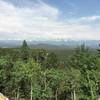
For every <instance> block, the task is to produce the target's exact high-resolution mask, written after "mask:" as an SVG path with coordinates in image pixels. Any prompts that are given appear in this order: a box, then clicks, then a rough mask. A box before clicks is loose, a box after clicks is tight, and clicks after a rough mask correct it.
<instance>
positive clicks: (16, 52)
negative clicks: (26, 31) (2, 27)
mask: <svg viewBox="0 0 100 100" xmlns="http://www.w3.org/2000/svg"><path fill="white" fill-rule="evenodd" d="M33 48H34V47H33ZM33 48H31V47H30V46H29V45H28V44H27V42H26V40H24V41H23V43H22V45H21V46H20V47H17V48H0V92H1V93H3V94H4V95H6V96H7V97H8V98H9V100H100V45H99V44H98V48H99V49H97V50H96V51H95V53H91V49H90V48H89V47H87V46H86V45H85V44H82V45H80V46H78V47H76V48H74V50H72V52H71V53H70V54H67V55H68V56H64V57H63V56H61V55H57V54H56V51H55V52H53V51H49V50H45V49H33ZM63 55H66V52H65V53H64V54H63ZM61 58H63V59H61Z"/></svg>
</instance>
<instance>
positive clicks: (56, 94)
mask: <svg viewBox="0 0 100 100" xmlns="http://www.w3.org/2000/svg"><path fill="white" fill-rule="evenodd" d="M55 100H58V88H57V89H56V93H55Z"/></svg>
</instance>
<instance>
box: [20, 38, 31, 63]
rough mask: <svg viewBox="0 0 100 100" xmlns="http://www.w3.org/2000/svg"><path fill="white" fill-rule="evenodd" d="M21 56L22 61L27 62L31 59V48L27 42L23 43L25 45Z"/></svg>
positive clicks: (22, 47)
mask: <svg viewBox="0 0 100 100" xmlns="http://www.w3.org/2000/svg"><path fill="white" fill-rule="evenodd" d="M20 55H21V59H22V60H23V61H27V60H28V59H29V56H30V48H29V46H28V44H27V42H26V40H24V41H23V44H22V46H21V48H20Z"/></svg>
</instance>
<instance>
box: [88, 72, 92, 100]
mask: <svg viewBox="0 0 100 100" xmlns="http://www.w3.org/2000/svg"><path fill="white" fill-rule="evenodd" d="M87 78H88V82H89V87H90V92H91V100H94V93H93V88H92V85H91V82H90V77H89V72H88V71H87Z"/></svg>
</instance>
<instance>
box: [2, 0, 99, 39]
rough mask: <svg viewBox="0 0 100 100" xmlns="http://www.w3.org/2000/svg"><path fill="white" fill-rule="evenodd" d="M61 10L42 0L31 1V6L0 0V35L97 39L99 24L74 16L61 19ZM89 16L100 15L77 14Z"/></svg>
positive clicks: (14, 37) (92, 18) (32, 37)
mask: <svg viewBox="0 0 100 100" xmlns="http://www.w3.org/2000/svg"><path fill="white" fill-rule="evenodd" d="M60 14H61V12H60V10H59V9H58V8H55V7H53V6H51V5H48V4H46V3H44V2H43V1H41V0H38V2H34V3H33V2H32V7H28V6H25V7H18V6H15V5H13V4H12V3H11V2H7V1H5V0H0V39H28V40H29V39H31V40H32V39H39V40H44V39H45V40H48V39H50V40H51V39H68V38H71V39H99V37H100V35H99V32H100V29H99V27H94V28H93V27H92V26H91V25H84V24H82V23H81V21H80V22H79V21H76V22H75V20H76V19H73V20H72V19H68V21H64V20H60V18H59V15H60ZM89 19H91V20H96V19H99V16H95V17H93V16H92V17H87V18H86V17H83V18H79V20H84V21H86V20H89ZM74 22H75V23H74Z"/></svg>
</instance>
